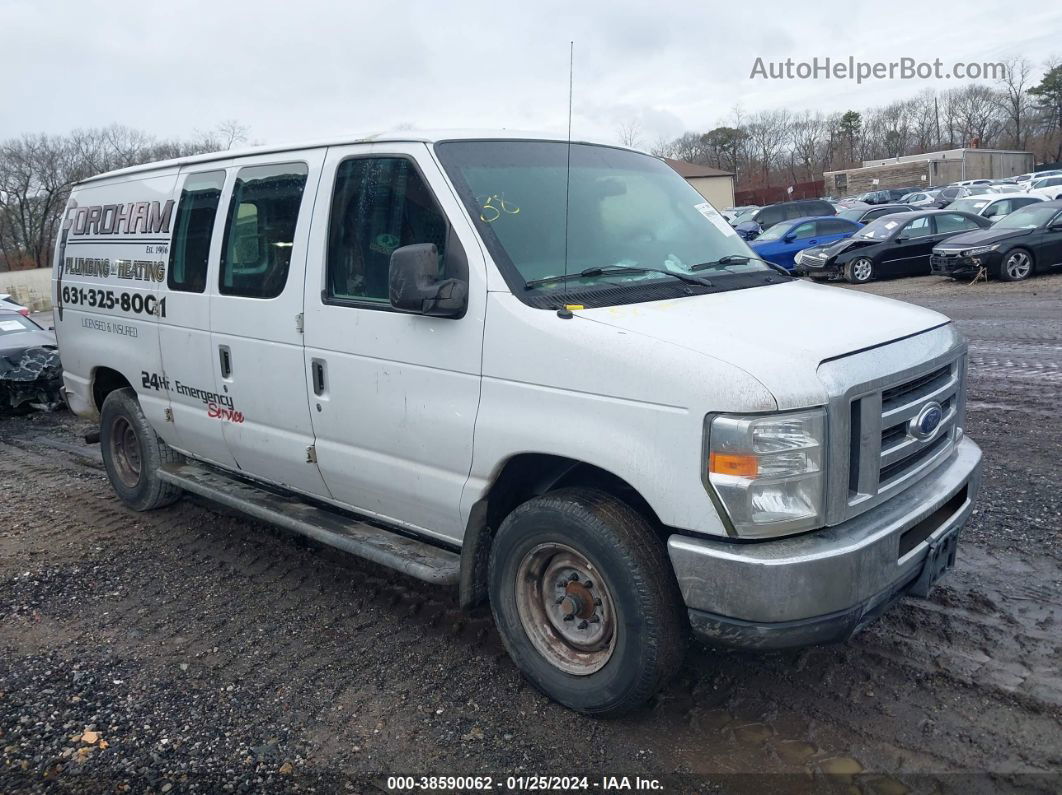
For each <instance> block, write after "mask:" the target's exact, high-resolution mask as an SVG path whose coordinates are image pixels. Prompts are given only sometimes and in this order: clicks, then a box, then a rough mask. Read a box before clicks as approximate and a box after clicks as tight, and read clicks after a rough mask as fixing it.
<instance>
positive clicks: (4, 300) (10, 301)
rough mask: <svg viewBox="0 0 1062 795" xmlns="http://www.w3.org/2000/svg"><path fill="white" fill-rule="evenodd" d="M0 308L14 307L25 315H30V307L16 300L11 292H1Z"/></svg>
mask: <svg viewBox="0 0 1062 795" xmlns="http://www.w3.org/2000/svg"><path fill="white" fill-rule="evenodd" d="M0 309H13V310H14V311H16V312H18V313H19V314H20V315H22V316H23V317H29V316H30V311H29V309H28V308H27V307H24V306H22V304H20V303H19V302H18V301H16V300H15V299H14V298H13V297H12V296H11V293H0Z"/></svg>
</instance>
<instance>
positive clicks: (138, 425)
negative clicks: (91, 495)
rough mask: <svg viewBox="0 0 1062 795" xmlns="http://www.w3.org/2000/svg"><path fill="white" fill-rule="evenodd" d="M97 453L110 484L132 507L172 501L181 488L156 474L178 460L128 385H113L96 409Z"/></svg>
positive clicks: (146, 508)
mask: <svg viewBox="0 0 1062 795" xmlns="http://www.w3.org/2000/svg"><path fill="white" fill-rule="evenodd" d="M100 453H101V454H102V455H103V466H104V468H105V469H106V470H107V477H108V478H109V479H110V481H111V487H112V488H113V489H114V491H115V493H116V494H117V495H118V496H119V497H120V498H121V500H122V502H124V503H125V504H126V505H128V506H129V507H130V508H132V509H133V510H136V511H150V510H151V509H153V508H161V507H162V506H164V505H169V504H170V503H172V502H175V501H176V500H177V499H179V498H180V496H181V490H180V489H178V488H177V487H176V486H172V485H170V484H169V483H166V482H164V481H163V480H161V479H160V478H159V474H158V470H159V467H161V466H162V465H163V464H166V463H176V462H178V461H180V460H181V456H180V454H179V453H176V452H174V451H173V450H172V449H171V448H170V447H169V446H168V445H167V444H166V443H165V442H164V441H162V440H161V439H160V438H159V437H158V436H157V435H156V434H155V430H154V429H153V428H152V427H151V425H150V424H148V421H147V417H145V416H144V412H143V410H141V408H140V402H139V401H138V400H137V399H136V393H135V392H134V391H133V390H132V389H116V390H114V391H113V392H111V393H110V394H109V395H107V398H106V400H104V401H103V408H102V409H101V410H100Z"/></svg>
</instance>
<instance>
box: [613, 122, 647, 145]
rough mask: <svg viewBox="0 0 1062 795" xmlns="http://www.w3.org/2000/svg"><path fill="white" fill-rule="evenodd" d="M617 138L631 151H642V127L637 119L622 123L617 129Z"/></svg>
mask: <svg viewBox="0 0 1062 795" xmlns="http://www.w3.org/2000/svg"><path fill="white" fill-rule="evenodd" d="M616 137H617V138H619V142H620V143H621V144H623V145H624V146H627V147H630V148H631V149H641V148H642V125H641V124H639V123H638V120H637V119H631V120H630V121H625V122H622V123H621V124H620V125H619V126H618V127H617V128H616Z"/></svg>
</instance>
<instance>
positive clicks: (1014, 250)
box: [930, 201, 1062, 282]
mask: <svg viewBox="0 0 1062 795" xmlns="http://www.w3.org/2000/svg"><path fill="white" fill-rule="evenodd" d="M982 266H983V267H985V268H987V270H988V274H989V275H990V276H992V277H995V278H997V279H1002V280H1003V281H1007V282H1020V281H1022V280H1023V279H1027V278H1029V276H1030V275H1032V274H1033V273H1042V272H1044V271H1047V270H1051V269H1053V268H1058V267H1060V266H1062V201H1040V202H1034V203H1033V204H1029V205H1027V206H1025V207H1022V208H1021V209H1018V210H1015V211H1014V212H1012V213H1011V214H1010V215H1007V216H1005V217H1003V218H1001V219H1000V220H999V222H998V223H996V224H995V225H994V226H992V227H991V228H990V229H984V230H977V231H973V232H965V233H963V234H961V235H956V236H955V237H951V238H948V240H947V241H946V242H944V243H941V244H939V245H937V246H935V247H934V248H933V255H932V257H931V258H930V267H931V269H932V272H933V273H939V274H941V275H944V276H951V277H953V278H959V277H962V276H973V275H974V274H976V273H977V271H978V269H979V268H981V267H982Z"/></svg>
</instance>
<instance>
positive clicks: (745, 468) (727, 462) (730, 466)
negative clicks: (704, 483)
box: [708, 453, 759, 478]
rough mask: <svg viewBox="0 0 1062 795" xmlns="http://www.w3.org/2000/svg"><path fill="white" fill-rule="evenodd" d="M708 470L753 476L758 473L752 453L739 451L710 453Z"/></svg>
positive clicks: (747, 476)
mask: <svg viewBox="0 0 1062 795" xmlns="http://www.w3.org/2000/svg"><path fill="white" fill-rule="evenodd" d="M708 471H709V472H714V473H715V474H716V475H738V476H740V477H745V478H754V477H756V475H757V474H758V473H759V463H758V462H757V460H756V456H754V455H744V454H740V453H711V454H710V455H709V456H708Z"/></svg>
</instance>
